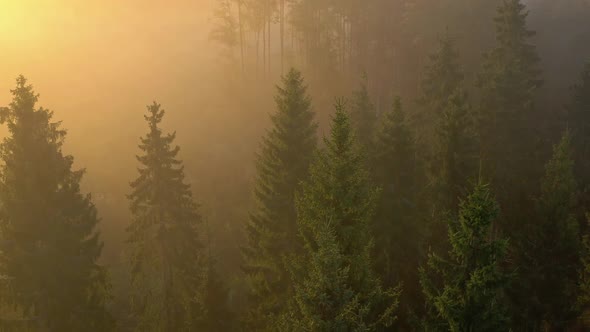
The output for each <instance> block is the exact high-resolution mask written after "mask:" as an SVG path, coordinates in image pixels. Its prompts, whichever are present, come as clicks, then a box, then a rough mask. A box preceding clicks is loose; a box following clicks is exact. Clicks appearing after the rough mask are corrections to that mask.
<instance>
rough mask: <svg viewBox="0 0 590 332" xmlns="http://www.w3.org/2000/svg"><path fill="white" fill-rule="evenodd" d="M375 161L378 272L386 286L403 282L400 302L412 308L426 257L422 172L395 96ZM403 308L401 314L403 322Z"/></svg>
mask: <svg viewBox="0 0 590 332" xmlns="http://www.w3.org/2000/svg"><path fill="white" fill-rule="evenodd" d="M374 161H375V166H374V172H375V180H376V183H377V184H378V185H379V186H380V187H381V188H382V193H381V196H380V197H379V200H378V201H377V202H378V204H377V210H376V212H377V213H376V217H375V222H374V227H373V234H374V235H375V253H376V265H377V271H378V273H379V276H380V277H381V279H382V280H383V283H384V286H386V287H395V286H396V285H397V284H400V283H401V284H403V285H404V291H403V293H402V297H401V302H402V305H403V306H404V309H409V308H410V309H412V308H415V307H416V306H417V305H418V303H421V292H420V285H419V283H418V277H417V274H418V266H419V265H420V263H421V262H422V259H423V258H424V255H423V252H422V244H423V243H422V240H423V237H424V233H425V225H424V223H423V219H424V218H423V217H424V214H423V213H422V212H421V211H420V204H419V196H420V188H421V185H422V183H423V181H422V180H423V175H422V172H421V171H422V167H421V165H420V163H419V161H418V160H417V157H416V144H415V142H414V135H413V133H412V131H411V129H410V128H409V126H408V123H407V120H406V115H405V112H404V110H403V109H402V103H401V100H400V99H399V98H397V99H396V100H395V103H394V105H393V108H392V109H391V110H390V111H389V112H387V113H386V114H385V115H384V119H383V123H382V126H381V128H380V130H379V132H378V135H377V139H376V143H375V160H374ZM408 307H409V308H408ZM405 313H406V312H405V311H404V312H403V313H400V318H401V320H402V322H404V321H405V320H406V317H405Z"/></svg>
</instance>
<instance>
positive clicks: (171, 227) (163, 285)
mask: <svg viewBox="0 0 590 332" xmlns="http://www.w3.org/2000/svg"><path fill="white" fill-rule="evenodd" d="M163 117H164V110H162V109H161V108H160V105H159V104H157V103H155V102H154V103H153V104H152V105H150V106H148V114H147V115H146V116H145V119H146V121H147V123H148V126H149V132H148V134H147V135H146V136H145V137H143V138H142V139H141V144H140V145H139V148H140V150H141V151H142V155H140V156H138V157H137V160H138V161H139V163H140V167H139V168H138V172H139V176H138V178H137V179H136V180H135V181H133V182H132V183H131V188H132V192H131V194H130V195H129V200H130V201H131V205H130V207H131V212H132V214H133V221H132V223H131V225H130V226H129V228H128V235H129V238H128V242H129V245H130V246H131V265H132V271H131V273H132V281H133V288H134V294H133V311H134V314H135V315H136V317H137V319H138V326H137V329H138V330H140V331H191V330H194V328H195V326H196V325H197V324H198V322H199V321H200V320H201V319H202V317H203V316H204V314H205V312H204V309H203V308H202V302H203V290H202V287H203V280H204V277H205V276H204V275H205V272H206V268H203V262H204V259H203V257H202V245H201V242H200V240H199V232H198V230H197V227H198V226H199V224H200V216H199V215H198V213H197V206H196V204H195V203H194V201H193V198H192V193H191V188H190V186H189V185H188V184H186V183H185V180H184V168H183V165H182V162H181V161H180V160H178V159H177V155H178V152H179V150H180V148H179V147H178V146H173V144H174V139H175V138H176V134H175V133H174V134H167V135H164V134H163V133H162V130H161V129H160V127H159V125H160V122H161V121H162V118H163Z"/></svg>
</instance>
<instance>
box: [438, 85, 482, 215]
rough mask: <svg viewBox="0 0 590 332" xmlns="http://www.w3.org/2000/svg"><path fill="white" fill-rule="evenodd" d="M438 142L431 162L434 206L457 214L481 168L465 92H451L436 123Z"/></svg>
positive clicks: (459, 90) (458, 90) (440, 210)
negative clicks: (470, 183)
mask: <svg viewBox="0 0 590 332" xmlns="http://www.w3.org/2000/svg"><path fill="white" fill-rule="evenodd" d="M435 137H436V140H435V141H436V143H434V146H435V151H434V155H433V159H432V160H433V162H432V164H431V166H430V174H431V185H432V192H433V203H434V206H435V208H434V210H435V211H437V212H438V214H443V213H451V214H452V215H456V214H457V210H458V208H459V198H460V197H462V196H464V194H465V191H466V189H467V188H468V186H469V181H470V180H473V179H474V177H475V176H476V175H477V170H478V166H479V163H478V151H477V138H476V134H475V128H474V122H473V117H472V114H471V112H470V107H469V104H468V101H467V96H466V94H465V93H464V92H463V91H462V90H461V89H457V90H455V91H454V92H453V93H451V94H450V95H449V98H448V100H447V103H446V104H445V106H444V108H443V110H442V114H441V116H440V117H439V118H438V123H437V125H436V135H435Z"/></svg>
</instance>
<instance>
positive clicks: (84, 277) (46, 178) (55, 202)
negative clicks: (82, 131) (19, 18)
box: [0, 76, 113, 331]
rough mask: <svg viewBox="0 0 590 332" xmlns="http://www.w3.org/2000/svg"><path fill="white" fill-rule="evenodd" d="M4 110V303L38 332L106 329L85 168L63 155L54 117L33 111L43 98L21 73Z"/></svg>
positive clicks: (0, 211)
mask: <svg viewBox="0 0 590 332" xmlns="http://www.w3.org/2000/svg"><path fill="white" fill-rule="evenodd" d="M16 83H17V84H16V88H15V89H14V90H12V91H11V92H12V96H13V99H12V102H11V103H10V106H9V107H7V108H3V109H2V111H1V113H0V120H1V122H2V123H5V124H7V126H8V136H7V137H6V138H5V139H4V141H3V142H2V144H1V145H0V158H1V159H2V168H1V172H2V174H1V178H0V276H2V279H3V280H2V281H8V283H9V285H8V286H9V287H8V292H7V293H5V294H3V296H4V295H5V296H6V298H3V301H6V302H8V303H10V304H11V305H14V306H16V307H17V308H20V309H22V310H24V316H25V317H24V318H25V320H28V319H31V320H33V322H34V323H33V324H34V325H35V326H34V329H35V330H43V331H45V330H48V331H84V330H95V331H103V330H105V331H106V330H110V329H112V328H113V326H112V320H111V318H110V316H109V314H108V313H107V312H106V310H105V302H106V300H107V299H108V293H107V292H108V284H107V281H106V275H105V274H106V271H105V270H104V268H103V267H101V266H99V265H98V262H97V261H98V258H99V256H100V254H101V251H102V243H101V242H100V239H99V234H98V232H97V231H96V226H97V224H98V217H97V212H96V209H95V207H94V205H93V204H92V201H91V198H90V196H89V195H84V194H82V193H81V192H80V181H81V179H82V176H83V175H84V170H72V164H73V162H74V158H73V157H72V156H69V155H64V154H63V152H62V145H63V143H64V139H65V136H66V131H65V130H63V129H60V123H59V122H52V118H53V113H52V112H51V111H48V110H46V109H44V108H35V107H36V103H37V100H38V95H37V94H35V92H34V91H33V88H32V86H31V85H27V80H26V79H25V78H24V77H23V76H20V77H19V78H18V79H17V81H16Z"/></svg>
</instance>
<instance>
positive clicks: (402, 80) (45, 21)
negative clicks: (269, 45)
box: [0, 0, 590, 305]
mask: <svg viewBox="0 0 590 332" xmlns="http://www.w3.org/2000/svg"><path fill="white" fill-rule="evenodd" d="M367 1H368V0H367ZM214 2H215V1H214V0H174V1H150V0H141V1H140V0H83V1H82V0H77V1H76V0H0V105H5V104H7V103H9V102H10V99H11V96H10V91H9V90H10V89H12V88H13V87H14V85H15V78H16V77H17V76H18V75H20V74H23V75H25V77H27V78H28V79H29V82H30V83H32V84H33V85H34V87H35V90H36V91H37V92H38V93H40V95H41V98H40V104H39V105H41V106H43V107H46V108H49V109H51V110H53V111H54V112H55V116H54V119H55V120H59V121H63V127H64V128H65V129H67V130H68V136H67V139H66V146H65V152H66V153H68V154H73V155H74V157H75V162H76V167H78V168H86V170H87V175H86V176H85V178H84V190H85V191H87V192H91V193H92V194H93V197H94V201H95V203H96V205H97V207H98V209H99V213H100V215H101V217H102V220H103V222H102V223H101V229H102V231H103V236H102V238H103V240H104V241H105V244H106V246H105V250H104V255H103V261H104V262H105V263H106V264H107V265H108V266H110V267H111V273H112V275H113V282H114V286H115V288H117V287H119V288H124V287H125V286H124V285H125V282H126V281H124V280H127V278H126V277H125V276H124V266H125V264H124V263H123V260H122V259H121V258H122V254H123V248H124V246H123V245H122V244H123V240H124V237H125V234H124V229H125V227H126V226H127V224H128V223H129V214H128V209H127V207H128V203H127V199H126V197H125V195H126V194H127V193H128V192H129V185H128V184H129V182H130V181H131V180H132V179H134V178H135V177H136V165H137V163H136V160H135V154H136V153H137V152H138V149H137V144H138V143H139V137H140V136H142V135H144V134H145V133H146V131H147V126H146V124H145V122H144V119H143V115H144V113H145V106H146V105H148V104H150V103H151V102H152V101H154V100H156V101H158V102H159V103H161V104H162V105H163V108H164V109H165V110H167V115H166V117H165V119H164V123H163V125H162V126H163V128H164V129H165V130H167V131H177V135H178V136H177V140H176V143H177V144H179V145H180V146H181V153H180V158H181V159H183V160H184V162H185V166H186V174H187V178H188V181H189V182H190V183H191V184H192V186H193V191H194V193H195V197H196V200H197V201H198V202H200V203H201V204H202V207H201V212H202V214H203V215H204V217H205V219H206V221H207V223H208V224H209V227H208V228H209V229H210V233H211V237H210V239H211V241H212V244H213V248H214V250H215V254H216V255H217V256H219V257H220V258H222V259H220V260H219V269H220V271H221V274H222V276H223V277H224V279H226V280H227V281H228V282H229V283H230V287H231V288H232V289H236V288H239V287H234V286H235V283H236V282H237V277H236V276H238V275H237V274H236V273H235V272H237V271H239V266H240V264H239V244H240V240H241V232H242V226H243V224H244V223H245V221H246V220H247V217H248V215H247V214H248V210H249V206H250V205H251V182H252V180H253V175H254V165H253V159H254V157H255V151H256V148H257V146H258V141H259V139H260V137H261V136H262V135H263V133H264V130H265V128H266V127H267V124H268V117H267V114H268V113H269V112H271V111H272V109H273V107H272V103H273V99H272V88H273V85H274V84H275V83H276V81H277V78H278V76H279V75H280V70H278V69H277V66H278V61H275V60H276V59H273V61H274V62H273V64H274V66H275V67H274V68H273V74H272V75H269V77H267V78H266V79H254V78H253V77H252V76H253V75H252V71H250V72H248V71H247V72H246V76H248V77H247V78H246V82H249V83H248V84H243V82H244V81H241V79H242V77H241V74H240V71H239V70H235V68H233V69H232V70H230V68H228V66H227V62H226V61H225V60H224V59H223V58H222V57H220V48H219V46H218V45H217V44H216V43H214V42H211V41H210V40H209V34H210V31H211V28H212V25H213V6H214ZM394 2H396V1H393V0H392V1H391V3H392V4H393V3H394ZM497 2H498V1H497V0H494V1H490V5H489V8H483V9H481V10H482V13H483V14H478V15H472V13H471V12H470V10H471V7H470V6H469V5H465V3H469V1H466V0H440V2H439V0H416V1H415V4H416V5H415V7H412V8H410V9H408V10H407V12H404V13H403V15H402V14H401V13H398V12H395V11H392V12H391V13H384V15H387V17H384V18H383V22H381V23H383V24H384V26H383V27H382V28H381V27H380V28H379V29H377V28H375V29H376V30H378V31H392V32H391V35H392V36H393V37H392V40H394V42H395V45H394V46H395V47H398V45H402V46H403V48H402V51H400V52H399V53H400V54H402V55H401V56H399V57H397V58H395V61H397V62H399V66H398V63H396V65H395V66H392V65H391V61H390V60H391V59H389V58H387V56H388V55H383V54H381V52H380V51H379V50H376V51H375V53H374V55H375V57H372V56H369V57H367V59H368V60H367V63H366V66H367V71H368V73H369V83H370V84H369V85H370V87H371V93H372V94H373V96H374V97H375V98H374V100H376V101H377V104H378V107H379V108H380V110H383V108H384V107H389V104H390V101H389V100H387V98H389V97H391V93H390V92H392V93H399V94H401V95H402V97H404V98H406V100H409V101H408V102H407V105H408V109H410V112H411V110H412V107H413V105H414V104H413V101H414V98H415V95H416V94H415V92H416V91H417V90H418V86H419V81H420V78H421V70H422V68H423V65H424V64H426V63H427V58H428V57H427V56H428V54H429V53H430V52H431V51H432V50H433V49H434V48H435V47H436V46H437V43H436V42H435V41H436V38H437V37H440V35H441V33H442V31H445V29H446V28H448V29H449V31H450V33H451V34H453V35H454V36H457V39H458V45H459V48H460V50H461V53H462V61H463V62H464V63H465V64H466V76H467V78H468V79H472V78H474V77H475V75H476V73H477V71H478V68H479V65H480V60H481V54H482V52H484V51H485V50H487V49H489V47H490V46H491V45H493V35H494V31H493V23H492V21H491V17H492V16H493V15H494V12H495V7H496V3H497ZM565 2H567V3H568V4H567V5H563V3H565ZM461 4H462V5H461ZM527 4H528V5H530V10H531V17H530V25H531V27H532V28H533V29H535V30H537V31H538V33H539V37H538V38H537V39H536V43H537V45H538V49H539V53H540V55H541V57H542V61H543V70H544V76H545V77H544V78H545V80H546V82H547V83H546V85H545V89H546V91H552V93H546V94H541V96H540V97H539V98H540V99H542V100H543V103H541V105H542V108H543V110H542V111H544V112H545V113H544V114H550V115H547V118H546V121H547V122H548V125H551V122H552V121H553V119H554V117H557V116H558V115H559V114H560V112H561V107H562V105H563V104H564V103H565V102H566V101H567V99H568V98H569V96H568V92H567V91H568V87H569V86H570V85H571V84H573V83H574V82H575V80H576V79H577V75H578V74H579V72H580V71H581V68H582V65H583V63H584V61H586V60H587V59H588V54H589V53H588V52H585V51H590V46H588V41H589V40H590V39H589V37H590V20H588V13H589V12H583V11H580V10H578V8H586V9H587V8H588V5H587V4H588V1H587V0H567V1H565V0H564V2H562V1H555V0H529V1H527ZM574 4H575V6H574ZM486 6H487V5H486ZM480 7H485V6H480ZM392 8H393V7H392ZM397 14H399V15H397ZM396 15H397V16H396ZM390 16H391V17H390ZM484 18H486V21H484ZM389 24H391V28H390V26H389ZM396 29H397V30H396ZM276 31H277V29H276V26H273V34H274V35H276V34H277V32H276ZM570 32H571V33H570ZM247 39H248V40H247V42H249V43H250V45H251V44H252V43H253V39H252V34H251V33H248V34H247ZM388 42H389V41H388V40H387V41H385V42H384V43H386V44H387V43H388ZM251 48H252V47H251V46H250V49H248V50H247V51H248V52H249V53H250V54H252V53H253V51H252V49H251ZM272 53H273V56H277V45H276V43H275V44H274V45H273V50H272ZM371 55H373V54H371ZM396 56H397V53H396ZM250 62H253V61H252V59H251V58H250ZM295 63H296V64H297V62H295ZM250 65H251V63H250ZM396 66H397V67H396ZM384 68H386V69H384ZM392 68H395V69H396V70H397V72H393V71H392ZM302 69H303V70H304V72H305V70H306V69H307V70H308V71H307V72H308V73H309V72H312V71H311V70H309V68H302ZM317 72H320V71H318V70H316V71H315V73H317ZM316 76H321V75H319V74H318V75H316ZM380 76H383V77H380ZM307 77H311V75H309V76H307ZM359 77H360V72H359V73H353V74H351V77H344V78H343V77H336V76H329V75H326V76H325V77H320V78H317V77H316V78H315V79H313V80H311V79H310V80H308V82H309V84H310V92H311V93H312V95H313V97H314V109H315V110H316V111H317V112H318V121H319V122H320V124H322V127H321V130H320V133H321V132H323V131H324V130H325V129H324V128H325V123H326V122H327V121H326V120H327V119H328V118H329V114H330V112H331V108H330V107H329V104H330V103H331V101H332V100H333V98H334V97H336V96H338V95H343V94H349V93H350V91H351V90H352V89H353V88H354V87H355V86H356V84H357V83H358V78H359ZM240 82H241V83H240ZM390 89H392V90H395V91H389V90H390ZM4 132H5V129H4V128H2V129H0V135H3V134H4ZM114 293H115V294H117V295H118V296H119V295H120V294H124V292H121V291H120V289H119V290H115V292H114ZM122 297H124V295H123V296H122ZM121 305H122V304H121Z"/></svg>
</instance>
